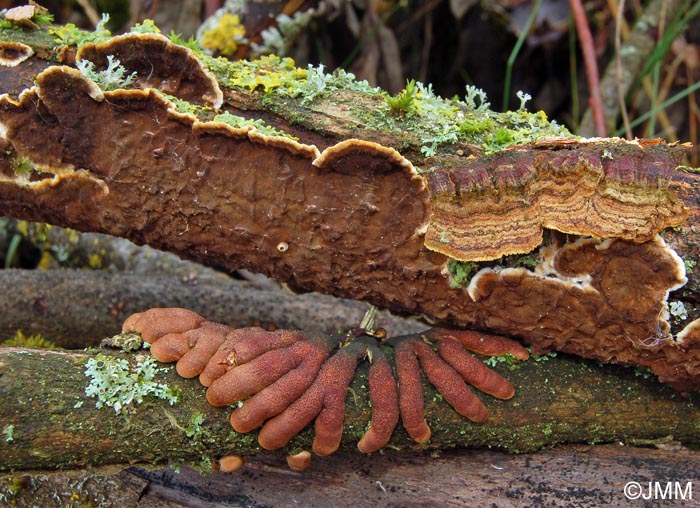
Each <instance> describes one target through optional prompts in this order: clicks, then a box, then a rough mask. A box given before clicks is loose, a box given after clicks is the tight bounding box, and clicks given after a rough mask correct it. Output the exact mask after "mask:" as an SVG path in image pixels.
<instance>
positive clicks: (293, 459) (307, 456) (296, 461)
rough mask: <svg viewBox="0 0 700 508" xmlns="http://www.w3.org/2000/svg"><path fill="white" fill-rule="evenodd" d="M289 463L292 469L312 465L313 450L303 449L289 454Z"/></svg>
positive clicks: (300, 469)
mask: <svg viewBox="0 0 700 508" xmlns="http://www.w3.org/2000/svg"><path fill="white" fill-rule="evenodd" d="M287 465H288V466H289V469H291V470H292V471H303V470H304V469H307V468H308V467H309V466H310V465H311V452H309V451H307V450H303V451H300V452H299V453H297V454H295V455H288V456H287Z"/></svg>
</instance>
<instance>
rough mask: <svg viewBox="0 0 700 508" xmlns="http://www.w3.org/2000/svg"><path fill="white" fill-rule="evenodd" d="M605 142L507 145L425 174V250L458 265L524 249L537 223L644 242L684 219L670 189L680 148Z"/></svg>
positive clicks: (536, 241) (535, 239)
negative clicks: (427, 219) (427, 196)
mask: <svg viewBox="0 0 700 508" xmlns="http://www.w3.org/2000/svg"><path fill="white" fill-rule="evenodd" d="M661 147H662V148H661V149H659V145H657V144H646V145H645V144H643V143H640V142H637V141H633V142H629V141H624V140H611V141H608V142H606V143H593V142H584V141H582V142H579V143H572V142H570V141H568V142H567V143H565V144H564V146H563V147H562V149H561V150H560V151H558V152H556V151H555V152H551V151H549V150H544V149H551V148H554V149H555V150H556V149H557V148H559V146H558V145H557V144H555V143H554V142H552V143H551V144H546V143H539V144H537V146H536V147H535V148H533V147H532V146H526V147H513V148H511V149H506V150H503V151H501V152H498V153H496V154H492V155H488V156H484V157H480V158H472V159H466V160H465V161H464V162H463V163H461V164H459V165H454V164H449V166H448V165H445V164H444V160H443V161H441V159H433V160H432V162H429V164H434V165H436V166H435V169H434V170H433V171H432V172H430V173H428V176H427V178H428V186H429V187H430V191H431V210H432V213H433V215H432V218H431V221H430V225H429V227H428V231H427V232H426V235H425V244H426V246H427V247H428V248H429V249H431V250H434V251H436V252H441V253H443V254H445V255H447V256H450V257H451V258H454V259H457V260H460V261H489V260H494V259H499V258H501V257H503V256H505V255H509V254H526V253H528V252H532V250H533V249H535V248H536V247H537V246H538V245H540V244H541V243H542V240H543V237H542V235H543V232H544V230H545V229H553V230H556V231H560V232H562V233H567V234H573V235H580V236H593V237H596V238H622V239H625V240H631V241H634V242H645V241H648V240H651V239H652V238H654V236H656V234H657V233H658V232H659V231H661V230H662V229H664V228H666V227H670V226H678V225H680V224H682V223H683V221H684V220H685V218H686V216H687V212H686V210H685V207H684V206H683V203H682V201H681V200H680V199H679V198H677V197H676V196H675V195H674V194H673V193H672V192H671V191H670V190H669V183H670V180H671V176H672V172H673V171H674V170H675V168H676V166H678V164H679V163H680V160H681V158H682V157H683V154H684V152H685V151H687V147H685V146H672V147H668V146H667V145H661Z"/></svg>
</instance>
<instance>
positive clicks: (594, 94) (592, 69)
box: [569, 0, 607, 137]
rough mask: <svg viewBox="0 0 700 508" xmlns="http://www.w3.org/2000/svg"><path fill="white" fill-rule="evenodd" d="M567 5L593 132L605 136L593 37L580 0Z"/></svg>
mask: <svg viewBox="0 0 700 508" xmlns="http://www.w3.org/2000/svg"><path fill="white" fill-rule="evenodd" d="M569 5H570V6H571V12H572V14H573V18H574V23H575V24H576V31H577V32H578V36H579V40H580V41H581V51H582V52H583V61H584V64H585V66H586V78H587V81H588V90H589V93H590V99H589V104H590V107H591V112H592V113H593V124H594V125H595V132H596V135H597V136H599V137H606V136H607V127H606V125H605V114H604V109H603V96H602V95H601V93H600V79H599V77H598V63H597V62H596V55H595V50H594V47H593V37H592V36H591V31H590V29H589V27H588V20H587V19H586V13H585V11H584V10H583V5H582V4H581V0H569Z"/></svg>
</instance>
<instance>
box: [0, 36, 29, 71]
mask: <svg viewBox="0 0 700 508" xmlns="http://www.w3.org/2000/svg"><path fill="white" fill-rule="evenodd" d="M33 54H34V50H33V49H32V47H31V46H27V45H26V44H22V43H21V42H8V41H0V65H4V66H5V67H15V66H17V65H19V64H21V63H22V62H24V61H25V60H26V59H27V58H29V57H31V56H32V55H33Z"/></svg>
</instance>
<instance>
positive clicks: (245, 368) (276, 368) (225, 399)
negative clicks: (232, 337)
mask: <svg viewBox="0 0 700 508" xmlns="http://www.w3.org/2000/svg"><path fill="white" fill-rule="evenodd" d="M291 349H292V348H291V347H290V348H285V349H276V350H274V351H269V352H268V353H265V354H264V355H261V356H259V357H258V358H256V359H255V360H252V361H251V362H248V363H244V364H243V365H237V366H235V367H232V368H230V369H229V370H227V371H226V373H224V374H223V375H222V376H220V377H219V378H217V379H215V380H214V381H213V382H212V383H211V384H210V385H209V388H208V389H207V400H208V401H209V404H211V405H212V406H216V407H220V406H227V405H229V404H233V403H235V402H238V401H240V400H242V399H244V398H246V397H248V396H250V395H252V394H254V393H257V392H259V391H260V390H262V389H263V388H265V387H267V386H269V385H271V384H272V383H274V382H275V381H276V380H278V379H279V378H280V377H282V376H283V375H284V374H286V373H287V372H289V371H290V370H292V369H294V368H295V367H297V366H298V365H299V363H301V360H302V359H301V358H300V357H299V355H296V354H294V353H293V351H291Z"/></svg>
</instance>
